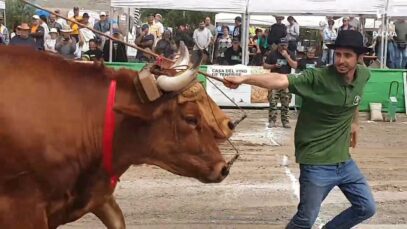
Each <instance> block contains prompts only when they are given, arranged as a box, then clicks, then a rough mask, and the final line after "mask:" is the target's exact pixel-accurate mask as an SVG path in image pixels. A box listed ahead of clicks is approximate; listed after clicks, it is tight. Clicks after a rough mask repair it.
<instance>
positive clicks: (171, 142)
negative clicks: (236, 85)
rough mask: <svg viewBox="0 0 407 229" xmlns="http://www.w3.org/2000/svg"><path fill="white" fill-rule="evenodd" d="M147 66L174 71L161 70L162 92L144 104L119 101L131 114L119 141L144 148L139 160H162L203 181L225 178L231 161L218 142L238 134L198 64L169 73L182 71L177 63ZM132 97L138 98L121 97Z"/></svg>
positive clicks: (158, 162)
mask: <svg viewBox="0 0 407 229" xmlns="http://www.w3.org/2000/svg"><path fill="white" fill-rule="evenodd" d="M186 52H187V51H186ZM188 56H189V55H188ZM188 56H187V57H185V56H181V60H182V61H184V62H185V61H186V60H188V61H189V57H188ZM184 58H187V59H184ZM198 65H199V64H198ZM147 69H148V70H149V71H152V72H153V73H156V72H158V71H157V70H159V71H160V72H161V73H163V72H167V73H165V74H168V75H165V74H159V76H158V78H157V85H158V87H159V88H160V94H161V95H160V97H159V98H157V99H156V100H154V101H150V102H144V103H142V104H138V105H134V103H133V105H131V104H127V105H126V106H120V104H117V106H116V111H118V112H119V113H122V114H125V115H127V116H129V118H128V119H125V121H124V122H123V123H122V127H121V128H123V130H122V131H119V132H120V133H123V135H120V136H117V139H119V141H120V143H119V144H117V145H120V147H121V148H126V149H127V150H126V151H132V150H137V151H143V157H141V158H142V161H138V162H137V164H138V163H146V164H152V165H157V166H159V167H161V168H163V169H165V170H168V171H170V172H172V173H175V174H178V175H182V176H188V177H194V178H197V179H198V180H200V181H202V182H220V181H222V180H223V179H224V178H225V177H226V176H227V174H228V167H227V164H226V162H225V159H224V158H223V156H222V154H221V152H220V150H219V147H218V143H219V142H220V141H225V140H226V139H228V138H229V137H230V136H231V135H232V129H233V124H232V122H231V120H230V119H229V118H228V117H227V116H226V114H225V113H224V112H223V111H222V110H221V109H220V108H219V106H217V104H216V103H214V102H213V101H212V99H211V98H210V97H209V96H208V95H207V94H206V91H205V89H204V88H203V86H202V85H201V84H200V83H198V82H197V80H196V75H197V64H194V65H193V67H191V68H189V69H188V70H186V71H183V72H181V73H180V74H176V75H175V76H173V77H172V76H169V75H170V74H171V72H175V73H176V71H173V69H172V70H169V69H166V68H162V69H152V68H147ZM145 70H146V69H145ZM140 74H147V72H145V71H144V73H140ZM148 74H151V73H148ZM150 78H151V77H150ZM137 84H138V82H136V83H135V85H136V89H138V88H139V85H138V86H137ZM144 89H145V87H144ZM136 91H138V90H136ZM135 93H137V92H135ZM132 96H134V97H140V95H134V94H133V95H132ZM134 97H133V99H135V98H134ZM129 100H132V99H131V98H128V99H125V100H123V99H121V101H129ZM139 139H144V140H143V142H140V140H139ZM130 155H131V154H130ZM129 160H131V158H129Z"/></svg>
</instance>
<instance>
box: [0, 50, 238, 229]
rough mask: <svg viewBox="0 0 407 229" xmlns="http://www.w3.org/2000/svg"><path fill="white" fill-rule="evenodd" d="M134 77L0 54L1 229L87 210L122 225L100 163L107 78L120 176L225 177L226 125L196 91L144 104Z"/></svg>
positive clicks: (28, 54) (42, 57) (52, 222)
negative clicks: (143, 167) (133, 169)
mask: <svg viewBox="0 0 407 229" xmlns="http://www.w3.org/2000/svg"><path fill="white" fill-rule="evenodd" d="M134 77H137V72H134V71H130V70H124V69H122V70H119V71H114V70H111V69H107V68H104V67H103V66H102V65H97V64H94V65H92V64H81V63H73V62H68V61H65V60H63V59H60V58H57V57H54V56H50V55H47V54H44V53H41V52H35V51H31V50H27V48H19V47H1V48H0V228H13V229H18V228H24V229H28V228H35V229H41V228H56V227H58V226H59V225H62V224H65V223H68V222H72V221H75V220H77V219H79V218H80V217H82V216H83V215H85V214H86V213H89V212H92V213H94V214H95V215H96V216H97V217H98V218H99V219H101V220H102V222H103V223H104V224H105V225H106V226H107V227H108V228H124V227H125V223H124V217H123V215H122V212H121V210H120V208H119V206H118V205H117V203H116V201H115V199H114V197H113V195H112V194H113V191H114V189H113V188H112V187H111V186H110V176H109V174H108V173H107V172H106V170H105V168H104V166H103V163H102V135H103V128H104V114H105V110H106V99H107V95H108V87H109V83H110V81H111V80H112V79H114V80H116V81H117V97H116V103H115V111H116V113H117V115H116V128H115V131H114V140H113V171H114V173H115V174H116V175H118V176H120V175H122V174H123V173H124V172H125V171H126V170H127V169H128V168H129V167H130V166H131V165H139V164H150V165H157V166H159V167H161V168H163V169H165V170H168V171H170V172H172V173H175V174H178V175H182V176H188V177H194V178H197V179H198V180H200V181H202V182H220V181H222V180H223V179H224V178H225V176H226V175H227V173H228V171H227V169H226V168H227V167H226V163H225V160H224V159H223V157H222V155H221V152H220V151H219V148H218V146H217V141H218V140H225V139H226V138H228V137H229V136H230V135H231V128H232V127H231V126H230V120H229V119H228V118H227V117H226V116H225V114H224V113H223V112H222V111H221V110H220V109H219V107H217V106H216V104H214V102H213V101H212V100H211V99H210V98H209V97H207V95H206V94H205V93H204V91H203V88H202V86H200V84H194V85H193V86H192V87H189V88H188V89H187V90H185V91H183V92H182V93H181V94H178V95H174V94H173V93H164V95H163V96H162V97H161V98H159V99H158V100H156V101H155V102H151V103H144V104H141V103H140V102H138V101H139V100H138V97H137V92H136V89H135V87H134V84H133V79H134ZM164 81H165V80H164ZM188 83H189V84H190V83H191V82H188Z"/></svg>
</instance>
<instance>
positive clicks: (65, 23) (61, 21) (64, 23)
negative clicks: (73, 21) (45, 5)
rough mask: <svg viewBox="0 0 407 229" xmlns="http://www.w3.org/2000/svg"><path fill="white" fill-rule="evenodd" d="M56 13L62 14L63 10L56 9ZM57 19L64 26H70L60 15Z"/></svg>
mask: <svg viewBox="0 0 407 229" xmlns="http://www.w3.org/2000/svg"><path fill="white" fill-rule="evenodd" d="M55 13H56V14H58V15H61V10H55ZM56 21H57V23H58V24H60V25H61V27H62V28H66V27H68V26H69V25H68V23H67V22H66V20H65V19H63V18H60V17H58V16H57V20H56Z"/></svg>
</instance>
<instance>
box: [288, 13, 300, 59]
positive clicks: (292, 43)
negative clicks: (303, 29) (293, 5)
mask: <svg viewBox="0 0 407 229" xmlns="http://www.w3.org/2000/svg"><path fill="white" fill-rule="evenodd" d="M287 21H288V23H290V24H289V25H288V26H287V39H288V50H290V51H291V52H293V53H294V54H295V53H296V52H297V41H298V39H299V37H300V25H299V24H298V23H297V21H296V20H295V19H294V17H293V16H289V17H288V18H287Z"/></svg>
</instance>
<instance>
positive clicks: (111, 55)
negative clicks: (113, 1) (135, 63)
mask: <svg viewBox="0 0 407 229" xmlns="http://www.w3.org/2000/svg"><path fill="white" fill-rule="evenodd" d="M109 11H110V13H109V14H110V15H109V24H110V35H111V36H112V35H113V23H112V16H113V10H112V7H110V10H109ZM109 43H110V45H109V62H110V63H111V62H113V40H112V39H110V40H109Z"/></svg>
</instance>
